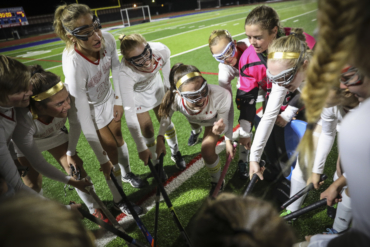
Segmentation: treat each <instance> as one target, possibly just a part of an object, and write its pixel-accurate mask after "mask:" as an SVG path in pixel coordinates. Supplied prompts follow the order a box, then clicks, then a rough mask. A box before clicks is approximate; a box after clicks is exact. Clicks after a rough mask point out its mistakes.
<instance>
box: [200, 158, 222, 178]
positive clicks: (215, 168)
mask: <svg viewBox="0 0 370 247" xmlns="http://www.w3.org/2000/svg"><path fill="white" fill-rule="evenodd" d="M204 163H205V162H204ZM205 165H206V168H207V171H208V174H209V176H211V182H213V183H217V182H218V180H219V179H220V176H221V162H220V157H219V156H217V160H216V161H215V162H214V163H213V164H207V163H205Z"/></svg>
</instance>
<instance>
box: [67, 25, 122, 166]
mask: <svg viewBox="0 0 370 247" xmlns="http://www.w3.org/2000/svg"><path fill="white" fill-rule="evenodd" d="M102 34H103V38H104V40H105V47H104V48H102V49H101V50H100V59H98V60H97V61H90V60H88V59H87V58H86V57H85V56H84V55H83V54H81V53H80V52H79V51H77V50H76V49H70V50H67V49H65V50H64V51H63V59H62V60H63V72H64V75H65V83H66V84H67V85H68V88H69V91H70V94H71V95H72V96H73V97H74V98H75V103H76V108H77V116H78V119H79V120H80V123H81V127H82V131H83V133H84V135H85V137H86V139H87V141H88V142H89V144H90V146H91V147H92V149H93V150H94V153H95V155H96V157H97V158H98V160H99V163H100V164H103V163H106V162H107V161H108V160H109V158H108V156H107V155H106V152H105V151H104V150H103V147H102V146H101V144H100V141H99V138H98V135H97V133H96V127H95V124H94V122H93V121H94V120H93V119H92V117H91V112H90V111H93V109H94V107H97V106H100V105H103V104H104V103H106V102H108V100H109V99H110V98H111V97H113V96H112V95H113V94H114V91H113V89H112V86H111V83H110V80H109V74H110V70H112V77H113V84H114V88H115V90H116V92H119V87H120V83H119V82H120V79H119V60H118V55H117V49H116V41H115V39H114V37H113V35H112V34H110V33H107V32H102ZM115 105H122V101H121V99H120V97H119V96H118V95H116V96H115ZM112 116H113V111H112Z"/></svg>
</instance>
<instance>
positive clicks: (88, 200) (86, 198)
mask: <svg viewBox="0 0 370 247" xmlns="http://www.w3.org/2000/svg"><path fill="white" fill-rule="evenodd" d="M85 178H86V179H87V180H89V181H90V182H91V179H90V177H89V176H86V177H85ZM85 178H81V179H85ZM91 187H92V189H93V191H95V188H94V185H91ZM75 190H76V192H77V194H78V195H79V197H80V198H81V200H82V201H83V202H84V203H85V205H86V207H87V208H88V209H89V211H90V214H93V213H94V212H95V208H99V206H98V204H97V203H96V202H95V200H94V199H93V197H92V196H91V195H90V194H87V193H85V192H83V191H81V190H79V189H77V188H75Z"/></svg>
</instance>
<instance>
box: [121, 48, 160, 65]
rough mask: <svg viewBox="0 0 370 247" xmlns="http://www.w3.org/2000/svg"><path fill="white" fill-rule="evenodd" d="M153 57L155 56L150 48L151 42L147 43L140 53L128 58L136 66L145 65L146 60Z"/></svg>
mask: <svg viewBox="0 0 370 247" xmlns="http://www.w3.org/2000/svg"><path fill="white" fill-rule="evenodd" d="M152 58H153V52H152V48H150V45H149V44H146V46H145V48H144V51H143V52H142V53H141V54H140V55H138V56H135V57H131V58H128V59H126V60H127V61H128V62H130V63H131V64H132V65H134V66H136V67H143V66H144V65H145V63H146V61H148V60H152Z"/></svg>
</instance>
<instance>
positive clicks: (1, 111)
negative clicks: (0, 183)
mask: <svg viewBox="0 0 370 247" xmlns="http://www.w3.org/2000/svg"><path fill="white" fill-rule="evenodd" d="M27 111H28V109H27V108H17V109H16V110H15V109H14V108H4V107H0V174H1V175H2V176H3V177H4V178H5V180H6V182H7V183H9V184H10V185H11V186H13V188H14V189H15V190H16V191H18V190H27V191H29V192H31V193H33V192H32V190H31V189H30V188H28V187H27V186H25V185H24V184H23V182H22V180H21V178H20V176H19V173H18V171H17V168H16V166H15V164H14V161H13V159H12V157H11V154H10V152H9V150H8V145H9V143H10V140H11V139H13V142H14V143H15V144H16V145H17V146H18V147H19V149H20V150H21V151H22V152H23V153H24V154H25V155H26V157H27V159H28V160H29V162H30V163H31V165H32V167H33V168H35V169H36V171H38V172H39V173H41V174H43V175H45V176H46V177H49V178H51V179H53V180H56V181H59V182H63V183H67V182H68V181H69V179H70V177H69V176H66V175H65V174H63V173H62V172H61V171H59V170H58V169H57V168H55V167H53V166H52V165H50V164H49V163H47V162H46V160H45V159H44V157H43V156H42V154H41V153H40V152H39V151H38V149H37V147H36V145H35V143H34V140H33V136H32V135H30V134H29V126H28V125H27V123H26V119H25V116H26V115H27Z"/></svg>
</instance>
